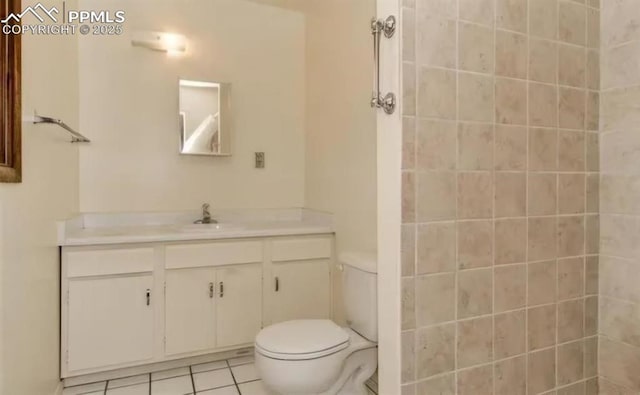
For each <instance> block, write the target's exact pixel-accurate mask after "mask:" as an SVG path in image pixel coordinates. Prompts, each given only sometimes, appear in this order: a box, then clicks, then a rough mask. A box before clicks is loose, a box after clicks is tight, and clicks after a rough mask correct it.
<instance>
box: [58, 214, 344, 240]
mask: <svg viewBox="0 0 640 395" xmlns="http://www.w3.org/2000/svg"><path fill="white" fill-rule="evenodd" d="M211 214H212V217H213V218H214V219H216V220H217V221H218V222H219V223H218V224H193V221H195V220H197V219H198V218H199V213H198V212H173V213H116V214H81V215H79V216H77V217H74V218H71V219H68V220H66V221H61V222H59V223H58V245H60V246H84V245H104V244H124V243H150V242H168V241H189V240H216V239H230V238H245V237H268V236H288V235H306V234H327V233H333V231H334V229H333V219H332V216H331V215H330V214H326V213H321V212H318V211H313V210H307V209H273V210H223V211H218V212H212V213H211Z"/></svg>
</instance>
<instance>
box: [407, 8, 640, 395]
mask: <svg viewBox="0 0 640 395" xmlns="http://www.w3.org/2000/svg"><path fill="white" fill-rule="evenodd" d="M612 1H613V0H612ZM598 8H599V1H597V0H580V1H570V0H529V1H527V0H404V1H403V9H402V26H403V109H402V111H403V117H404V118H403V122H404V125H403V137H404V147H403V149H404V153H403V164H402V166H403V191H402V194H403V207H402V209H403V229H402V243H403V246H402V253H403V257H402V274H403V279H402V288H403V291H402V292H403V296H402V357H403V361H402V380H403V383H404V386H403V395H413V394H417V395H422V394H425V395H430V394H454V393H456V394H461V395H464V394H472V395H485V394H505V395H518V394H528V395H533V394H539V393H549V394H556V389H557V394H568V393H571V394H580V395H583V394H589V395H591V394H595V393H596V392H597V379H596V377H597V310H598V299H597V293H598V270H597V268H598V255H597V254H598V241H599V233H598V229H599V223H598V222H599V221H598V204H599V203H598V170H599V161H598V134H597V131H598V124H599V115H598V113H599V112H598V109H599V96H598V91H599V75H600V74H599V73H600V72H599V67H598V65H599V54H598V48H599V45H600V44H599V36H600V32H599V9H598ZM639 135H640V134H639ZM638 141H640V140H638ZM639 207H640V206H639Z"/></svg>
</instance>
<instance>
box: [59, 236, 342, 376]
mask: <svg viewBox="0 0 640 395" xmlns="http://www.w3.org/2000/svg"><path fill="white" fill-rule="evenodd" d="M332 250H333V242H332V236H331V235H326V236H324V235H322V236H300V237H271V238H268V237H265V238H258V239H255V238H254V239H239V240H223V241H199V242H184V243H154V244H139V245H136V244H128V245H122V246H102V247H97V246H96V247H91V246H89V247H63V248H62V257H61V259H62V275H61V282H62V284H61V287H62V288H61V291H62V295H63V305H62V306H61V316H62V317H61V323H62V353H61V354H62V360H61V363H62V369H61V370H62V377H73V376H78V375H83V374H89V373H97V372H102V371H106V370H113V369H118V368H126V367H132V366H136V365H142V364H147V363H157V362H165V361H169V360H174V359H179V358H186V357H194V356H199V355H204V354H209V353H214V352H223V351H230V350H239V349H242V348H245V347H248V346H251V345H252V344H253V342H254V339H255V336H256V334H257V333H258V332H259V331H260V329H261V328H262V327H263V326H265V325H269V324H271V323H275V322H280V321H284V320H289V319H303V318H329V317H330V316H331V293H332V292H331V281H330V278H331V265H332Z"/></svg>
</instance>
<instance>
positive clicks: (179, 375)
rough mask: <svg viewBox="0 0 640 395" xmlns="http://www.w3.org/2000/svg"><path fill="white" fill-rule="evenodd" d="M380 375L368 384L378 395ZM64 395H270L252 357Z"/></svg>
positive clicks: (106, 383) (68, 390)
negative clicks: (259, 376) (258, 374)
mask: <svg viewBox="0 0 640 395" xmlns="http://www.w3.org/2000/svg"><path fill="white" fill-rule="evenodd" d="M377 381H378V380H377V375H374V377H372V378H371V379H370V380H369V381H368V382H367V387H368V390H369V393H370V394H373V395H375V394H376V393H377V391H376V390H377V387H378V383H377ZM62 394H63V395H194V394H197V395H270V393H269V391H267V389H266V388H265V387H264V386H263V385H262V381H261V380H260V379H259V378H258V376H257V374H256V371H255V366H254V364H253V357H252V356H250V357H241V358H234V359H229V360H226V361H217V362H210V363H204V364H200V365H192V366H189V367H184V368H177V369H171V370H164V371H160V372H154V373H151V374H141V375H138V376H131V377H125V378H121V379H114V380H109V381H101V382H98V383H92V384H85V385H79V386H74V387H67V388H65V389H64V391H63V392H62Z"/></svg>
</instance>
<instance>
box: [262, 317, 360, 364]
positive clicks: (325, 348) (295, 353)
mask: <svg viewBox="0 0 640 395" xmlns="http://www.w3.org/2000/svg"><path fill="white" fill-rule="evenodd" d="M347 347H349V334H348V333H347V332H346V331H345V330H344V329H342V328H341V327H339V326H338V325H336V324H335V323H334V322H333V321H331V320H293V321H286V322H282V323H279V324H275V325H271V326H269V327H267V328H265V329H263V330H262V331H260V333H259V334H258V336H257V337H256V342H255V349H256V352H258V353H260V354H261V355H264V356H265V357H268V358H273V359H279V360H285V361H300V360H310V359H317V358H322V357H326V356H329V355H331V354H335V353H337V352H340V351H342V350H344V349H345V348H347Z"/></svg>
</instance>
